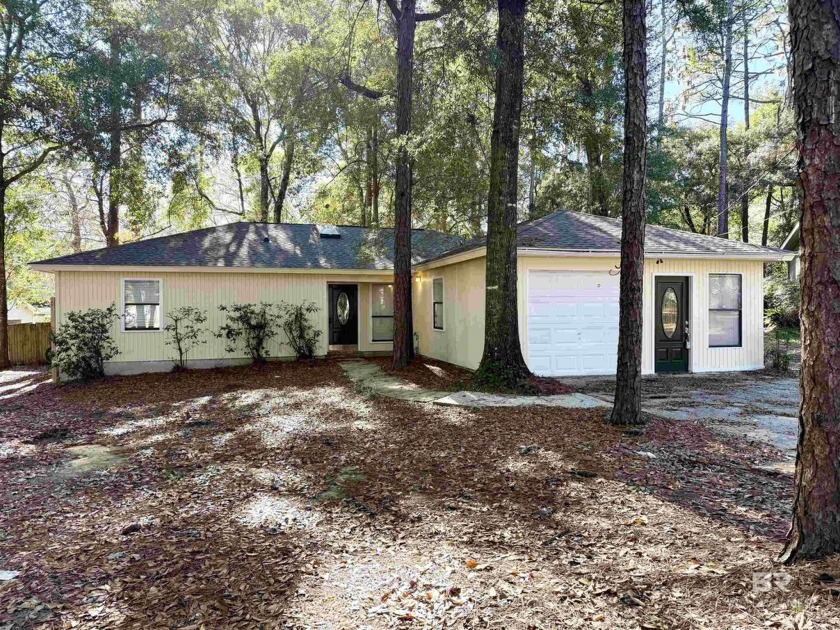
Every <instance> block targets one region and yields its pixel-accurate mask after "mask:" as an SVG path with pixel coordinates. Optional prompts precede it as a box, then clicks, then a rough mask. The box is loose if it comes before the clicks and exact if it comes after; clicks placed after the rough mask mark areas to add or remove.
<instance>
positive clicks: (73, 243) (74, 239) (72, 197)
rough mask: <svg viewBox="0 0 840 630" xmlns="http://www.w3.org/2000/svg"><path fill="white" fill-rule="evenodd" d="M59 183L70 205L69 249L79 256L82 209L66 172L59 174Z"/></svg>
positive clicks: (80, 249)
mask: <svg viewBox="0 0 840 630" xmlns="http://www.w3.org/2000/svg"><path fill="white" fill-rule="evenodd" d="M61 183H62V185H63V186H64V190H65V192H66V193H67V201H68V202H69V204H70V247H71V248H72V249H73V253H74V254H79V253H81V251H82V209H81V207H80V205H79V199H78V197H76V191H75V190H74V189H73V181H72V180H71V178H70V177H69V176H68V175H67V172H66V171H65V172H63V173H62V174H61Z"/></svg>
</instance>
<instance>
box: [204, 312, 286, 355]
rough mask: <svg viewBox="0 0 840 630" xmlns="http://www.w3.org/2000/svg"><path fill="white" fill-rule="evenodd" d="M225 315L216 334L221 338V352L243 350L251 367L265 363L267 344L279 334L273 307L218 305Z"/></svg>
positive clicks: (276, 314) (277, 314)
mask: <svg viewBox="0 0 840 630" xmlns="http://www.w3.org/2000/svg"><path fill="white" fill-rule="evenodd" d="M219 310H220V311H221V312H223V313H224V314H225V315H226V316H227V322H225V323H224V324H223V325H222V326H221V327H220V328H219V332H217V333H216V337H218V338H219V339H225V350H226V351H227V352H237V351H239V350H240V349H244V350H245V352H246V354H248V356H250V357H251V359H252V360H253V362H254V363H255V364H261V363H265V362H266V359H267V358H268V357H269V352H268V347H267V345H268V342H269V341H271V340H272V339H273V338H274V337H276V336H277V334H278V332H279V331H280V312H279V307H278V306H277V305H276V304H268V303H266V302H260V303H259V304H247V303H246V304H232V305H231V306H225V305H224V304H223V305H221V306H219Z"/></svg>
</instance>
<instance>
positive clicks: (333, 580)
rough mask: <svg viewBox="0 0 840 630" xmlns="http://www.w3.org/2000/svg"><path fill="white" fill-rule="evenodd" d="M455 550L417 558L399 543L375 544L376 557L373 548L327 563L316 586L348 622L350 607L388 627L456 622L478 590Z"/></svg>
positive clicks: (318, 597)
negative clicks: (462, 568)
mask: <svg viewBox="0 0 840 630" xmlns="http://www.w3.org/2000/svg"><path fill="white" fill-rule="evenodd" d="M451 553H452V550H451V549H445V548H440V549H438V550H437V551H436V552H435V553H434V557H433V558H429V557H428V556H425V555H424V556H422V557H413V554H412V550H410V549H407V548H404V547H401V546H398V547H388V548H384V549H377V550H376V552H375V556H377V557H374V558H371V556H374V550H373V549H367V550H364V553H357V554H355V555H343V556H342V557H341V558H340V559H339V560H338V562H336V563H333V564H326V565H324V566H323V571H322V573H321V575H320V577H321V580H322V583H321V584H320V585H319V586H318V590H319V591H321V590H323V597H324V598H325V599H328V600H334V601H333V602H330V604H331V605H330V606H329V607H328V609H329V612H333V613H337V614H338V615H339V618H338V619H336V621H340V622H342V624H347V622H348V617H347V615H346V612H344V611H350V612H353V613H358V614H360V615H362V616H364V617H366V618H367V619H370V620H374V619H379V620H381V621H384V622H385V623H386V624H388V626H389V627H390V626H391V625H392V624H397V623H399V622H400V620H402V621H406V620H412V621H413V622H415V623H417V622H419V623H420V624H421V625H423V626H424V627H435V628H439V627H450V626H457V625H458V622H459V621H460V620H463V619H465V618H466V617H468V616H469V614H470V612H471V611H472V609H473V607H474V600H475V593H474V592H473V591H472V589H471V588H470V587H469V584H468V580H467V579H465V578H466V576H465V575H464V572H463V570H459V569H456V566H459V565H462V563H461V562H460V561H459V560H457V559H455V558H453V557H452V556H451V555H450V554H451ZM315 595H316V597H314V598H313V600H314V601H321V600H322V595H321V593H320V592H316V593H315ZM324 612H326V611H324ZM327 614H328V613H327Z"/></svg>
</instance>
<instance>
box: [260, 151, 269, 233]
mask: <svg viewBox="0 0 840 630" xmlns="http://www.w3.org/2000/svg"><path fill="white" fill-rule="evenodd" d="M258 160H259V164H260V221H262V222H264V223H265V222H268V206H269V197H270V196H271V180H270V178H269V172H268V156H267V155H265V153H262V152H261V153H260V155H259V158H258Z"/></svg>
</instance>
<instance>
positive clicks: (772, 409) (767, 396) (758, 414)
mask: <svg viewBox="0 0 840 630" xmlns="http://www.w3.org/2000/svg"><path fill="white" fill-rule="evenodd" d="M562 380H563V382H564V383H568V384H569V385H571V386H572V387H574V388H575V389H576V390H577V391H580V392H584V393H587V394H590V395H592V396H594V397H596V398H600V399H601V400H604V401H607V402H612V397H613V392H614V386H615V381H614V379H611V378H602V377H598V378H569V379H562ZM642 396H643V399H644V402H643V407H644V410H645V411H647V412H649V413H651V414H653V415H656V416H660V417H663V418H673V419H675V420H697V421H700V422H702V423H703V424H704V425H706V426H708V427H709V428H710V429H712V430H713V431H716V432H720V433H724V434H729V435H736V436H739V437H742V438H746V439H749V440H754V441H757V442H763V443H765V444H770V445H772V446H774V447H776V448H777V449H779V451H780V452H781V453H782V459H783V461H782V462H779V464H783V467H784V468H787V467H788V465H791V466H792V464H793V461H794V459H795V455H796V440H797V433H798V430H799V428H798V427H799V425H798V415H799V379H798V375H791V376H787V377H786V376H779V375H777V374H772V373H767V372H765V371H761V372H724V373H717V374H679V375H663V376H658V375H657V376H647V377H645V378H644V381H643V385H642Z"/></svg>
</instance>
